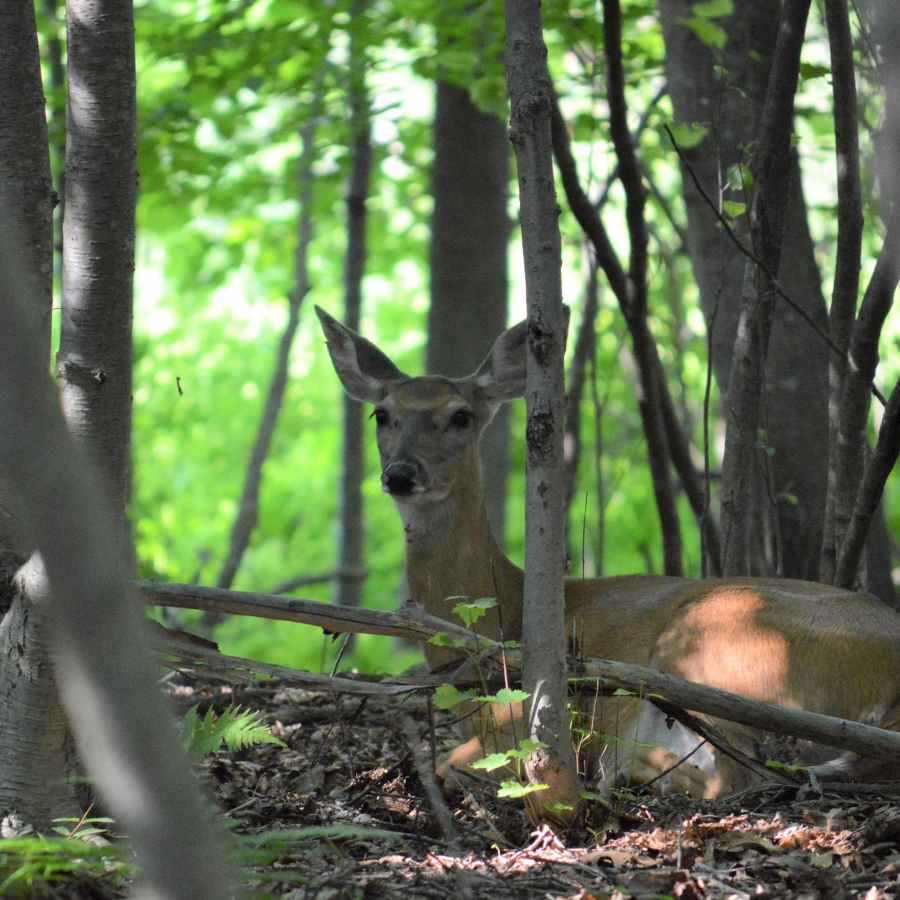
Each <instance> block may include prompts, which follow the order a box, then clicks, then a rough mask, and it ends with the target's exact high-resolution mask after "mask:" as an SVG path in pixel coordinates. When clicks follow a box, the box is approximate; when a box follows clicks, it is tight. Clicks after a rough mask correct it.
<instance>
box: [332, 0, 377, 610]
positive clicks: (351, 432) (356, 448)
mask: <svg viewBox="0 0 900 900" xmlns="http://www.w3.org/2000/svg"><path fill="white" fill-rule="evenodd" d="M358 6H359V4H357V7H358ZM366 67H367V63H366V57H365V54H364V52H363V50H362V48H361V47H360V46H359V38H358V36H356V35H351V39H350V85H349V88H348V93H349V100H350V174H349V182H348V186H347V256H346V258H345V261H344V322H345V323H346V325H347V327H348V328H352V329H353V330H354V331H359V330H360V327H359V323H360V317H361V315H362V283H363V276H364V275H365V271H366V226H367V215H368V213H367V210H366V200H367V199H368V196H369V181H370V179H371V172H372V144H371V125H370V122H369V95H368V92H367V90H366ZM364 441H365V435H364V428H363V405H362V403H360V402H359V400H354V399H353V398H352V397H351V396H350V395H349V394H347V393H344V428H343V445H342V448H341V482H340V499H339V503H338V571H339V572H341V573H342V574H341V575H339V576H338V578H337V580H336V581H335V583H334V593H333V597H334V601H335V602H336V603H339V604H340V605H341V606H359V605H360V600H361V596H362V577H361V574H360V573H361V572H362V571H363V537H364V532H363V494H362V483H363V478H364V476H365V456H364Z"/></svg>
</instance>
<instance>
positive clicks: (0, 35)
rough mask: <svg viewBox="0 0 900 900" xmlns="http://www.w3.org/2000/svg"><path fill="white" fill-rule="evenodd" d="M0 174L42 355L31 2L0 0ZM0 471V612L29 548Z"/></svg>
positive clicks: (47, 282)
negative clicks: (11, 509) (17, 238)
mask: <svg viewBox="0 0 900 900" xmlns="http://www.w3.org/2000/svg"><path fill="white" fill-rule="evenodd" d="M0 182H2V183H3V185H4V186H5V191H6V195H7V197H8V207H7V208H5V209H4V210H3V218H4V220H5V221H6V222H8V223H16V227H17V228H18V231H19V233H20V235H21V246H22V250H23V253H24V254H25V258H24V259H23V260H22V262H23V263H24V266H23V278H24V279H25V282H24V284H23V289H24V291H25V292H26V294H25V295H26V296H28V297H33V298H34V300H35V302H34V304H32V305H31V306H30V307H29V308H28V310H27V313H28V315H29V318H30V320H31V322H32V324H33V326H34V327H35V328H36V329H37V331H38V333H39V334H40V336H41V353H42V354H44V359H45V360H46V361H47V363H48V364H49V360H50V308H51V305H52V299H53V298H52V291H53V232H52V225H51V223H52V221H53V218H52V216H53V185H52V181H51V177H50V157H49V154H48V151H47V120H46V116H45V113H44V92H43V90H42V87H41V68H40V58H39V55H38V42H37V30H36V27H35V17H34V4H33V3H32V2H31V0H9V2H7V3H3V4H0ZM5 493H6V488H5V487H4V485H3V480H2V477H0V615H2V614H3V612H4V611H5V610H6V609H7V608H8V607H9V604H10V602H11V599H12V591H13V587H12V578H13V574H14V573H15V571H16V569H18V568H19V566H20V565H22V563H24V562H25V560H26V559H27V558H28V555H29V553H30V550H31V548H30V547H28V546H27V543H26V542H24V541H23V535H22V529H21V526H20V524H19V523H18V522H16V521H15V520H14V519H13V518H12V517H11V515H10V513H9V504H8V503H7V502H5V500H4V498H5Z"/></svg>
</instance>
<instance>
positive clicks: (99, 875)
mask: <svg viewBox="0 0 900 900" xmlns="http://www.w3.org/2000/svg"><path fill="white" fill-rule="evenodd" d="M55 830H60V831H62V832H63V833H68V832H67V829H65V828H60V829H55ZM135 871H136V869H135V866H134V865H133V864H132V863H129V862H126V861H125V860H124V859H123V858H122V855H121V853H120V852H119V851H118V850H117V849H116V848H115V847H114V846H112V845H109V844H106V845H97V844H93V843H90V842H88V841H84V840H69V839H65V838H45V837H40V836H28V837H19V838H9V839H7V840H3V841H0V896H2V897H6V898H9V900H17V898H29V900H39V898H41V897H48V898H51V897H59V896H62V895H63V893H62V892H63V891H66V890H67V889H70V890H76V889H80V888H84V887H85V886H87V885H91V884H97V883H100V882H102V883H103V884H105V885H110V884H111V885H117V886H122V885H124V884H126V883H127V882H128V881H130V880H131V879H132V878H133V876H134V874H135Z"/></svg>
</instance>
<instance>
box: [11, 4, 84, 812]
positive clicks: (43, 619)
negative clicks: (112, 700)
mask: <svg viewBox="0 0 900 900" xmlns="http://www.w3.org/2000/svg"><path fill="white" fill-rule="evenodd" d="M0 191H2V193H3V197H4V203H3V209H4V223H5V228H4V229H3V231H2V232H0V236H2V238H3V239H4V241H11V240H12V239H15V240H16V254H15V258H16V260H17V262H18V263H19V264H20V270H21V275H20V277H19V278H18V280H17V283H16V287H17V288H18V290H19V291H20V295H21V296H22V297H23V298H27V301H28V302H27V303H26V304H25V305H24V306H23V313H24V316H25V318H26V321H27V323H28V328H29V329H30V332H31V333H33V334H34V336H35V346H36V348H37V349H36V350H35V353H36V354H37V355H38V356H39V357H40V365H41V366H42V367H43V368H44V370H45V371H46V368H47V365H48V363H49V358H50V308H51V304H52V288H53V227H52V222H53V186H52V182H51V178H50V155H49V151H48V143H47V121H46V117H45V112H44V94H43V90H42V87H41V71H40V60H39V56H38V42H37V30H36V24H35V14H34V4H33V3H32V2H30V0H13V2H10V3H6V4H3V5H2V6H0ZM0 272H2V273H3V278H4V280H5V281H8V279H9V278H10V276H11V273H10V271H8V270H5V269H0ZM11 327H12V326H11V324H10V323H9V322H6V324H5V325H4V328H6V329H9V328H11ZM12 427H13V426H12V424H11V423H10V422H6V423H5V425H4V428H5V429H10V428H12ZM3 475H4V479H3V483H0V615H2V614H3V613H4V612H5V613H6V615H5V616H4V617H3V618H2V620H0V722H2V727H0V817H3V816H5V815H7V814H9V813H12V812H15V813H16V814H17V815H18V816H19V817H20V818H21V819H22V820H24V821H26V822H39V823H41V825H43V826H46V825H47V824H48V823H49V821H50V820H51V819H52V818H53V817H54V816H56V815H71V814H73V813H77V814H79V815H80V814H81V811H83V809H84V806H83V800H84V795H85V793H86V791H85V790H84V789H83V788H79V786H78V784H77V782H76V781H75V775H76V773H77V765H76V759H75V753H74V742H73V740H72V738H71V735H70V732H69V728H68V724H67V722H66V718H65V715H64V713H63V710H62V706H61V705H60V702H59V696H58V694H57V691H56V682H55V680H54V678H53V677H52V673H51V667H52V663H51V659H50V646H49V643H50V636H49V628H50V622H49V612H48V609H47V602H46V591H45V590H44V591H34V592H33V593H32V594H29V589H30V588H34V587H35V583H34V579H29V578H27V577H24V576H23V577H21V578H15V572H16V570H17V569H18V568H19V567H20V566H21V565H22V564H23V563H24V562H25V561H26V560H27V558H28V556H29V555H30V553H31V551H32V550H33V549H34V545H33V542H32V540H30V536H26V531H25V528H24V526H23V523H22V521H21V520H20V519H19V518H17V517H16V516H14V515H13V514H12V511H11V508H12V497H11V494H10V491H11V489H12V485H10V484H9V483H8V482H7V480H6V479H7V478H8V475H9V473H8V472H4V473H3ZM7 609H8V610H9V611H8V612H7ZM36 711H37V712H36ZM35 715H37V716H38V718H39V720H40V722H41V725H42V727H41V728H39V729H36V728H35V727H34V719H35Z"/></svg>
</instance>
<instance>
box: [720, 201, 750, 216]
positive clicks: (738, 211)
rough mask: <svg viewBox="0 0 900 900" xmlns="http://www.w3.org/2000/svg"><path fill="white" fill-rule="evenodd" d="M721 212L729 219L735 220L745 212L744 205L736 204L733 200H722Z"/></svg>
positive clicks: (745, 205) (745, 206)
mask: <svg viewBox="0 0 900 900" xmlns="http://www.w3.org/2000/svg"><path fill="white" fill-rule="evenodd" d="M722 210H723V212H724V213H725V215H726V216H728V217H729V218H730V219H736V218H738V216H742V215H743V214H744V213H745V212H746V211H747V204H746V203H737V202H736V201H734V200H724V201H723V202H722Z"/></svg>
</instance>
